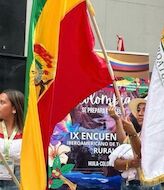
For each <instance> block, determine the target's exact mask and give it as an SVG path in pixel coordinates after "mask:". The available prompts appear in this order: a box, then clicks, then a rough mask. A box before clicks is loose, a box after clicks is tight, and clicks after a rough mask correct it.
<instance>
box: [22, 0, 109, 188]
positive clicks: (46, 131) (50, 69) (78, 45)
mask: <svg viewBox="0 0 164 190" xmlns="http://www.w3.org/2000/svg"><path fill="white" fill-rule="evenodd" d="M93 47H94V37H93V34H92V30H91V27H90V23H89V20H88V15H87V8H86V1H85V0H35V1H34V3H33V9H32V17H31V26H30V37H29V50H28V61H27V73H26V104H25V105H26V112H25V113H26V115H25V128H24V134H23V144H22V154H21V189H22V190H45V188H46V185H47V179H46V176H47V173H46V166H45V165H46V164H45V163H46V162H45V161H47V149H48V145H49V138H50V135H51V134H52V130H53V128H54V126H55V124H56V123H57V122H59V121H60V120H62V119H63V118H64V117H65V116H66V115H67V114H68V113H69V112H70V111H71V109H72V108H73V107H74V106H75V105H77V104H78V103H79V102H80V101H82V100H83V99H84V98H86V97H87V96H89V95H90V94H91V93H93V92H95V91H97V90H99V89H101V88H103V87H105V86H107V85H108V84H109V83H111V82H112V80H111V77H110V75H109V73H108V69H107V67H106V65H105V63H104V60H103V59H102V58H100V57H98V56H97V55H96V54H95V52H94V50H93Z"/></svg>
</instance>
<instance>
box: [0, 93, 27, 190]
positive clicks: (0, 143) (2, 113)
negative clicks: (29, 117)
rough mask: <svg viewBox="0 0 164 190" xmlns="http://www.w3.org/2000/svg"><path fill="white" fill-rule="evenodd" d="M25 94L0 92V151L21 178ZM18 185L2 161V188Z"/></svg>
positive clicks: (0, 175)
mask: <svg viewBox="0 0 164 190" xmlns="http://www.w3.org/2000/svg"><path fill="white" fill-rule="evenodd" d="M23 105H24V95H23V94H22V93H21V92H20V91H17V90H5V91H3V92H2V93H1V94H0V151H1V153H2V154H3V156H4V158H5V159H6V160H7V162H8V164H9V165H10V166H11V168H12V169H13V172H14V174H15V176H16V177H17V178H18V180H20V151H21V143H22V132H23ZM17 189H18V187H17V186H16V185H15V183H14V182H13V180H12V178H11V176H10V175H9V174H8V171H7V170H6V168H5V166H4V165H3V163H2V161H1V162H0V190H17Z"/></svg>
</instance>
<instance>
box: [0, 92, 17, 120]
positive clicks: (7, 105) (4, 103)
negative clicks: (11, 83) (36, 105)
mask: <svg viewBox="0 0 164 190" xmlns="http://www.w3.org/2000/svg"><path fill="white" fill-rule="evenodd" d="M13 110H14V107H13V106H12V104H11V102H10V100H9V98H8V96H7V94H5V93H2V94H0V119H2V120H6V119H8V118H9V117H10V116H12V115H13V114H12V112H13Z"/></svg>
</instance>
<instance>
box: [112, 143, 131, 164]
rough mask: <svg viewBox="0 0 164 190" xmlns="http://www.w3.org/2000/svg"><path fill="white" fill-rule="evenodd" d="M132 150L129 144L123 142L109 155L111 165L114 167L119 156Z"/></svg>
mask: <svg viewBox="0 0 164 190" xmlns="http://www.w3.org/2000/svg"><path fill="white" fill-rule="evenodd" d="M129 150H131V146H130V145H129V144H121V145H120V146H118V147H117V148H116V149H115V150H114V151H113V152H112V153H111V154H110V155H109V165H110V166H112V167H114V162H115V160H116V159H117V158H121V157H124V155H125V154H126V153H127V152H128V151H129Z"/></svg>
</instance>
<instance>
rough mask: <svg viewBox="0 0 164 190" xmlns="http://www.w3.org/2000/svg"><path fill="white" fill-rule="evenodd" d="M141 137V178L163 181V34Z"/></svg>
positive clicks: (145, 181)
mask: <svg viewBox="0 0 164 190" xmlns="http://www.w3.org/2000/svg"><path fill="white" fill-rule="evenodd" d="M163 34H164V33H163ZM141 139H142V140H141V141H142V143H141V147H142V149H141V155H142V158H141V168H142V172H141V180H142V181H143V183H145V184H150V185H153V184H158V183H161V182H164V35H163V36H162V38H161V42H160V46H159V49H158V52H157V59H156V62H155V65H154V68H153V73H152V78H151V83H150V87H149V93H148V99H147V105H146V111H145V117H144V123H143V128H142V135H141Z"/></svg>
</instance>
